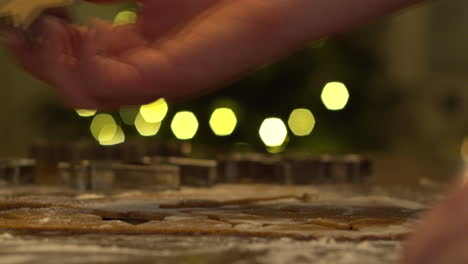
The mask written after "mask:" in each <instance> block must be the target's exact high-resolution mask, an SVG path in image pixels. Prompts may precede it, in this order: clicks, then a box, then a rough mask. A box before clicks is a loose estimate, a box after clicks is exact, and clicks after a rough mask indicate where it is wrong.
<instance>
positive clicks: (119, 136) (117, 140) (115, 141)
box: [99, 126, 125, 146]
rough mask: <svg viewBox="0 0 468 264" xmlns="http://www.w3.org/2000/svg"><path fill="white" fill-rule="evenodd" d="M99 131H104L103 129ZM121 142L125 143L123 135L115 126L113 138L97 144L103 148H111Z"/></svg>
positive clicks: (119, 128)
mask: <svg viewBox="0 0 468 264" xmlns="http://www.w3.org/2000/svg"><path fill="white" fill-rule="evenodd" d="M101 131H104V129H103V130H101ZM102 133H103V132H101V134H102ZM123 142H125V134H124V132H123V130H122V128H121V127H120V126H117V129H116V130H115V133H114V136H113V137H112V138H111V139H110V140H99V144H101V145H103V146H113V145H117V144H120V143H123Z"/></svg>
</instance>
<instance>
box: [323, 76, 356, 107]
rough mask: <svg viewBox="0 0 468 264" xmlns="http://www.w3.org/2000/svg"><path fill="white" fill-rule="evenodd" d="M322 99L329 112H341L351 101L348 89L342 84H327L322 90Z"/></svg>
mask: <svg viewBox="0 0 468 264" xmlns="http://www.w3.org/2000/svg"><path fill="white" fill-rule="evenodd" d="M321 99H322V102H323V104H324V105H325V107H326V108H327V109H328V110H332V111H337V110H341V109H343V108H345V107H346V104H347V103H348V100H349V92H348V88H346V86H345V85H344V84H343V83H340V82H330V83H327V84H326V85H325V87H324V88H323V90H322V95H321Z"/></svg>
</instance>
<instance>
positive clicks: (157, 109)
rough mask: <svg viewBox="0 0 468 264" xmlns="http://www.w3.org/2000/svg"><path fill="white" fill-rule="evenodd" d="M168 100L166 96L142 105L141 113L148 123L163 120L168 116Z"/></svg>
mask: <svg viewBox="0 0 468 264" xmlns="http://www.w3.org/2000/svg"><path fill="white" fill-rule="evenodd" d="M168 109H169V108H168V106H167V102H166V100H164V98H161V99H158V100H156V101H155V102H153V103H151V104H147V105H142V106H141V107H140V114H141V116H142V117H143V118H144V119H145V121H146V122H148V123H158V122H161V121H162V120H163V119H164V117H166V114H167V110H168Z"/></svg>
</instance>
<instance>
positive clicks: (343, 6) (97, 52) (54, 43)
mask: <svg viewBox="0 0 468 264" xmlns="http://www.w3.org/2000/svg"><path fill="white" fill-rule="evenodd" d="M94 1H95V2H110V1H112V0H94ZM416 1H417V0H385V1H375V0H356V1H348V2H346V1H344V2H343V1H341V0H340V1H338V0H333V1H332V0H313V1H312V0H196V1H194V0H177V1H174V0H142V1H141V4H142V6H143V7H142V9H141V12H140V14H139V19H138V22H137V23H136V24H132V25H122V26H112V25H111V24H109V23H107V22H104V21H99V20H96V21H95V22H94V23H93V24H92V25H91V26H89V27H78V26H75V25H71V24H67V23H65V22H64V21H62V20H59V19H57V18H54V17H50V16H49V17H47V16H46V17H43V18H42V19H40V20H39V21H38V22H37V23H36V24H35V25H33V27H32V31H33V32H35V33H36V34H37V35H39V36H41V37H42V40H43V41H42V42H41V43H40V44H38V45H37V44H36V45H33V44H31V43H30V42H28V41H27V40H26V38H25V37H24V36H23V35H21V34H19V33H18V32H11V31H10V32H6V33H5V34H4V38H5V40H6V43H7V45H8V47H9V48H10V49H11V50H12V51H13V53H14V55H15V57H16V59H17V61H18V63H19V64H20V65H21V66H22V67H23V68H24V69H25V70H26V71H28V72H30V73H32V74H33V75H34V76H35V77H37V78H39V79H41V80H43V81H44V82H46V83H48V84H50V85H51V86H52V87H54V88H55V89H56V90H57V91H58V92H59V93H60V95H61V96H62V97H63V99H64V100H65V102H66V104H67V105H69V106H72V107H79V108H115V107H118V106H121V105H136V104H143V103H147V102H149V101H152V100H154V99H156V98H158V97H166V98H169V99H171V98H176V97H182V96H188V95H194V94H199V93H203V92H206V91H208V90H210V89H213V88H216V87H219V86H220V85H222V84H223V83H224V82H227V81H232V80H234V79H236V78H239V77H241V76H243V74H245V73H246V72H249V71H251V70H253V69H255V68H256V67H258V66H261V65H263V64H266V63H270V62H272V61H274V60H275V59H277V58H279V57H282V56H285V55H287V54H289V53H290V52H292V51H294V50H296V49H298V48H301V47H302V46H304V45H305V44H306V43H307V42H309V41H311V40H315V39H319V38H321V37H323V36H325V35H328V34H332V33H335V32H338V31H342V30H345V29H347V28H349V27H351V26H355V25H358V24H361V23H364V22H367V21H368V20H369V19H371V18H374V17H377V16H380V15H382V14H385V13H387V12H389V11H392V10H395V9H397V8H399V7H402V6H404V5H408V4H410V3H412V2H416ZM349 10H353V11H352V12H350V11H349Z"/></svg>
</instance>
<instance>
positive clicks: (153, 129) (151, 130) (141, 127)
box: [135, 113, 161, 137]
mask: <svg viewBox="0 0 468 264" xmlns="http://www.w3.org/2000/svg"><path fill="white" fill-rule="evenodd" d="M135 128H136V130H137V131H138V133H140V135H142V136H145V137H150V136H154V135H156V134H157V133H158V131H159V129H160V128H161V122H156V123H150V122H146V120H145V119H144V118H143V117H142V116H141V113H140V114H138V115H137V117H136V119H135Z"/></svg>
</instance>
